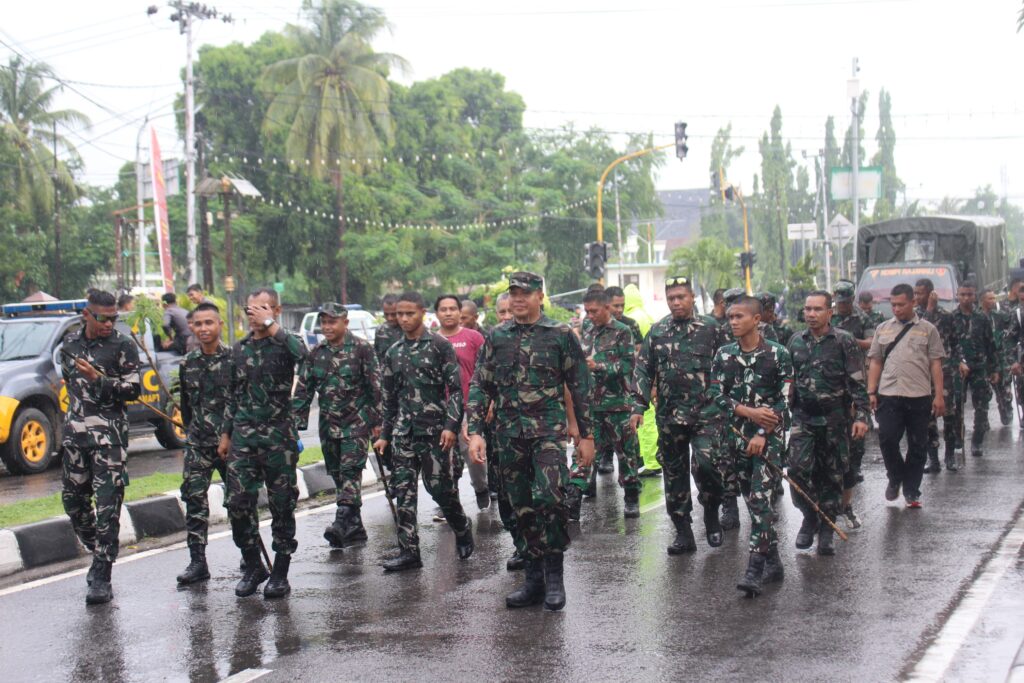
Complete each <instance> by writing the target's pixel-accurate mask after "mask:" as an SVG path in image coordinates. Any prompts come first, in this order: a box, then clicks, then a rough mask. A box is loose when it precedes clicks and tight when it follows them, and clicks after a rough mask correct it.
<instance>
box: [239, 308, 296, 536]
mask: <svg viewBox="0 0 1024 683" xmlns="http://www.w3.org/2000/svg"><path fill="white" fill-rule="evenodd" d="M232 351H233V353H234V358H235V368H234V370H235V377H234V382H233V387H232V397H231V401H230V402H229V403H228V408H227V411H226V413H225V429H226V430H227V433H229V434H230V436H231V453H230V455H229V456H228V460H227V470H228V478H227V508H228V516H229V517H230V519H231V535H232V537H233V538H234V541H235V545H236V546H238V548H240V549H241V550H242V552H243V554H244V553H246V552H247V551H248V552H250V553H251V552H253V551H254V550H255V549H256V548H258V547H259V541H258V538H257V537H258V535H259V515H258V512H257V509H256V501H257V498H258V496H259V491H260V487H261V486H263V485H264V484H266V487H267V502H268V504H269V506H270V514H271V517H272V519H273V521H272V522H271V527H270V528H271V532H272V535H273V538H274V543H273V549H274V552H275V553H280V554H282V555H291V554H292V553H293V552H295V548H296V547H297V546H298V544H297V543H296V542H295V504H296V501H297V500H298V498H299V489H298V486H297V484H296V473H295V466H296V464H297V463H298V461H299V450H298V433H297V432H296V431H295V421H294V419H293V418H292V412H291V393H292V381H293V380H294V378H295V366H296V364H297V363H299V364H301V363H302V362H303V361H304V360H305V358H306V347H305V344H303V342H302V340H301V339H299V338H298V337H297V336H295V335H294V334H290V333H288V332H285V331H284V329H283V328H280V327H279V329H278V330H277V332H276V333H274V335H273V336H270V337H264V338H261V339H256V338H254V337H253V336H252V335H248V336H246V337H245V338H243V339H242V340H241V341H239V342H238V343H237V344H235V347H234V349H233V350H232Z"/></svg>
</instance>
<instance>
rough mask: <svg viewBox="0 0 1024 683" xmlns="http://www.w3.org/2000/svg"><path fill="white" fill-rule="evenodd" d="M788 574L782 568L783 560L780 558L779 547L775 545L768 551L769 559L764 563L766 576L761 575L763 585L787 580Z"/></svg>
mask: <svg viewBox="0 0 1024 683" xmlns="http://www.w3.org/2000/svg"><path fill="white" fill-rule="evenodd" d="M785 576H786V572H785V570H783V568H782V558H781V557H779V546H778V545H777V544H776V545H773V546H772V547H771V550H769V551H768V559H767V560H765V562H764V574H762V575H761V583H775V582H776V581H782V579H783V578H785Z"/></svg>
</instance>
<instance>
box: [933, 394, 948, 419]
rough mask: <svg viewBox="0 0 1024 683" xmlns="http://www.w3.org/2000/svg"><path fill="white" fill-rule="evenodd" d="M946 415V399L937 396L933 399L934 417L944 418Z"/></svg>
mask: <svg viewBox="0 0 1024 683" xmlns="http://www.w3.org/2000/svg"><path fill="white" fill-rule="evenodd" d="M945 414H946V399H945V398H943V397H942V396H936V397H935V398H933V399H932V415H934V416H935V417H942V416H943V415H945Z"/></svg>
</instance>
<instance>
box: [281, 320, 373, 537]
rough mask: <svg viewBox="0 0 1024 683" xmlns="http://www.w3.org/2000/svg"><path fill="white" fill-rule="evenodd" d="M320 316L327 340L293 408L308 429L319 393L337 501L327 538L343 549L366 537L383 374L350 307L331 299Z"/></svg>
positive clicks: (299, 425)
mask: <svg viewBox="0 0 1024 683" xmlns="http://www.w3.org/2000/svg"><path fill="white" fill-rule="evenodd" d="M319 317H320V329H321V330H322V332H323V335H324V341H322V342H320V343H319V344H317V345H316V346H315V347H313V350H312V351H310V352H309V358H307V359H306V362H305V364H304V365H303V366H302V373H301V374H300V375H299V382H298V384H297V385H296V387H295V396H294V398H293V399H292V411H293V412H294V413H295V422H296V425H295V428H296V430H298V431H302V430H304V429H306V426H307V425H308V423H309V409H310V407H311V406H312V404H313V397H314V396H315V395H319V399H320V403H319V405H320V424H319V431H320V447H321V448H322V449H323V453H324V465H325V466H326V468H327V472H328V473H329V474H330V475H331V479H333V480H334V490H335V500H336V504H337V511H336V512H335V516H334V523H333V524H331V525H330V526H328V527H327V529H325V530H324V538H325V539H327V542H328V543H330V544H331V547H332V548H344V547H345V545H346V544H348V545H351V544H352V543H355V542H357V541H365V540H366V529H365V528H364V527H363V521H362V519H361V518H360V515H359V509H360V508H361V507H362V504H363V501H362V496H361V489H362V481H363V470H364V469H365V468H366V455H367V453H368V452H369V447H370V435H371V432H372V433H373V435H374V436H379V435H380V415H379V413H378V407H379V406H380V403H381V391H380V373H379V371H378V369H377V357H376V356H375V355H374V352H373V348H372V347H371V346H370V344H369V343H368V342H366V341H363V340H362V339H360V338H359V337H357V336H355V335H354V334H352V333H351V332H350V331H349V329H348V309H347V308H345V307H344V306H342V305H341V304H337V303H326V304H323V305H322V306H321V307H320V309H319Z"/></svg>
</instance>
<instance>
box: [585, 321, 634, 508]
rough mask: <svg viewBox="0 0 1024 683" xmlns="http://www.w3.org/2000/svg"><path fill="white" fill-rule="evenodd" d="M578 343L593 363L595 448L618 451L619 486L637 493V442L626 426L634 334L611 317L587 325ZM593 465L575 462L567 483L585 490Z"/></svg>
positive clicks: (592, 402) (592, 397)
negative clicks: (603, 321) (595, 323)
mask: <svg viewBox="0 0 1024 683" xmlns="http://www.w3.org/2000/svg"><path fill="white" fill-rule="evenodd" d="M581 342H582V346H583V352H584V354H586V355H587V356H589V357H590V358H592V359H593V361H594V363H595V364H596V365H595V367H594V369H593V370H592V371H591V373H592V374H593V379H594V388H593V391H592V393H591V395H590V400H591V404H590V405H591V410H592V411H593V419H594V424H593V428H594V446H595V449H596V450H597V452H598V453H600V452H602V450H604V449H607V450H609V451H611V452H613V453H619V486H621V487H622V488H623V489H625V491H626V493H627V494H630V493H638V492H639V491H640V480H639V479H638V478H637V470H638V469H639V467H640V442H639V441H638V440H637V436H636V432H635V431H633V430H632V429H630V428H629V415H630V409H631V408H632V402H631V400H630V385H631V383H632V379H633V366H634V346H633V335H632V333H631V332H630V330H629V328H628V327H627V326H626V325H624V324H622V323H620V322H618V321H617V320H615V319H614V318H613V319H612V320H610V321H609V322H608V324H607V325H601V326H598V325H593V324H592V325H590V326H589V328H588V330H587V331H585V332H584V333H583V335H582V339H581ZM595 461H596V458H595ZM596 466H597V463H596V462H594V463H593V464H592V465H590V466H588V467H584V466H582V465H579V464H577V463H576V462H575V461H574V462H573V463H572V466H571V467H570V468H569V482H570V483H571V484H573V485H574V486H577V487H578V488H580V489H581V490H584V489H586V488H587V485H588V482H589V480H590V471H591V469H592V468H593V467H596Z"/></svg>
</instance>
